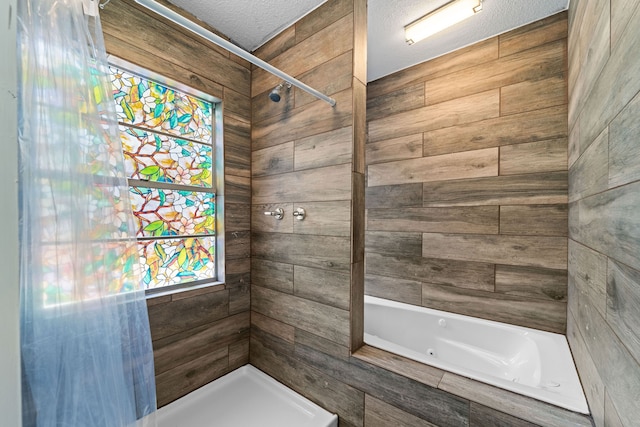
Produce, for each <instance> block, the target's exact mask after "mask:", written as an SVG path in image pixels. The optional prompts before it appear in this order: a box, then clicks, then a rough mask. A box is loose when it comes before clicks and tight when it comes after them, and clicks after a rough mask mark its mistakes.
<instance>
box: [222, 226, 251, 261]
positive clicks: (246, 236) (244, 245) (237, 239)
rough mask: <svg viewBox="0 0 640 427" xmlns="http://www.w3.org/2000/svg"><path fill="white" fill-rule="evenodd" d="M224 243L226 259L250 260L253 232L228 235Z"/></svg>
mask: <svg viewBox="0 0 640 427" xmlns="http://www.w3.org/2000/svg"><path fill="white" fill-rule="evenodd" d="M224 243H225V248H224V256H225V258H226V259H239V258H249V257H250V256H251V232H250V231H249V230H246V231H233V232H231V233H227V234H226V235H225V242H224Z"/></svg>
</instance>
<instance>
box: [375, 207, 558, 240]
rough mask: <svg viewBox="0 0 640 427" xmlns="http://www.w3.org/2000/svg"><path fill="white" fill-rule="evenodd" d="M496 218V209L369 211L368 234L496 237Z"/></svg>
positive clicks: (453, 208) (451, 208)
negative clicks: (394, 233) (477, 235)
mask: <svg viewBox="0 0 640 427" xmlns="http://www.w3.org/2000/svg"><path fill="white" fill-rule="evenodd" d="M565 217H566V215H565ZM498 218H499V208H498V206H471V207H447V208H402V209H369V212H368V214H367V230H370V231H401V232H402V231H404V232H421V233H429V232H436V233H480V234H493V233H495V234H497V233H498V228H499V227H498ZM565 229H566V220H565ZM565 234H566V233H565Z"/></svg>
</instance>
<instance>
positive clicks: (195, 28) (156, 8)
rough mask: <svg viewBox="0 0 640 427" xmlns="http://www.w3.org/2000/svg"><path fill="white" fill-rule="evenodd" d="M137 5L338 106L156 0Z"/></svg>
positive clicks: (142, 1) (138, 1)
mask: <svg viewBox="0 0 640 427" xmlns="http://www.w3.org/2000/svg"><path fill="white" fill-rule="evenodd" d="M136 2H137V3H139V4H141V5H142V6H144V7H146V8H147V9H149V10H151V11H153V12H155V13H157V14H158V15H160V16H162V17H164V18H166V19H168V20H170V21H173V22H175V23H176V24H178V25H180V26H181V27H184V28H186V29H187V30H189V31H191V32H193V33H195V34H197V35H199V36H200V37H203V38H205V39H207V40H209V41H210V42H212V43H214V44H217V45H218V46H220V47H222V48H223V49H226V50H228V51H229V52H231V53H233V54H235V55H238V56H239V57H240V58H243V59H246V60H247V61H249V62H251V63H252V64H254V65H257V66H258V67H260V68H262V69H263V70H266V71H268V72H270V73H271V74H274V75H276V76H278V77H280V78H281V79H282V80H284V81H286V82H287V83H291V84H292V85H293V86H295V87H297V88H300V89H302V90H304V91H305V92H307V93H310V94H311V95H313V96H315V97H316V98H318V99H321V100H323V101H325V102H327V103H328V104H329V105H331V106H332V107H333V106H335V105H336V100H335V99H333V98H329V97H328V96H327V95H325V94H324V93H322V92H318V91H317V90H315V89H314V88H312V87H311V86H308V85H306V84H304V83H302V82H301V81H300V80H298V79H296V78H295V77H292V76H290V75H289V74H287V73H285V72H284V71H282V70H280V69H278V68H276V67H274V66H273V65H271V64H269V63H268V62H266V61H263V60H262V59H260V58H258V57H257V56H254V55H252V54H250V53H249V52H247V51H246V50H244V49H242V48H240V47H238V46H236V45H234V44H233V43H231V42H229V41H227V40H225V39H223V38H222V37H220V36H219V35H217V34H214V33H212V32H211V31H209V30H207V29H205V28H203V27H201V26H200V25H198V24H196V23H194V22H193V21H190V20H189V19H187V18H185V17H184V16H182V15H180V14H179V13H177V12H175V11H173V10H171V9H169V8H168V7H166V6H164V5H162V4H160V3H158V2H156V1H155V0H136Z"/></svg>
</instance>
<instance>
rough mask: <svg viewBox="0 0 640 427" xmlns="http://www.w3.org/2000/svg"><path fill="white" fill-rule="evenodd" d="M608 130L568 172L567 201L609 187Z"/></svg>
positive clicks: (572, 200)
mask: <svg viewBox="0 0 640 427" xmlns="http://www.w3.org/2000/svg"><path fill="white" fill-rule="evenodd" d="M608 159H609V132H608V128H605V129H604V131H602V133H601V134H600V135H599V136H598V138H596V140H595V141H593V143H592V144H591V145H590V146H589V148H587V149H586V150H585V151H584V152H583V153H582V155H581V156H580V158H578V160H576V162H575V163H574V164H573V165H572V166H571V170H570V171H569V201H571V202H574V201H576V200H578V199H582V198H585V197H587V196H591V195H592V194H596V193H600V192H602V191H604V190H606V189H607V188H608V187H609V185H608V184H609V179H608V175H609V167H608V166H609V165H608Z"/></svg>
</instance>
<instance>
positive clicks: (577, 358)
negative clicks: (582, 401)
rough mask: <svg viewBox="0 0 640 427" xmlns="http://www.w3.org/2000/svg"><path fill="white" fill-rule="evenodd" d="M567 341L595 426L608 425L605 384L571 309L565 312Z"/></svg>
mask: <svg viewBox="0 0 640 427" xmlns="http://www.w3.org/2000/svg"><path fill="white" fill-rule="evenodd" d="M567 341H568V342H569V348H570V349H571V355H572V356H573V360H574V363H575V365H576V370H577V371H578V372H579V373H580V374H579V375H580V380H581V383H582V389H583V391H584V395H585V398H586V399H587V403H588V404H589V411H590V412H591V416H592V417H593V420H594V422H595V424H596V426H601V425H608V424H604V412H605V407H604V405H605V403H604V401H605V385H604V383H603V382H602V378H601V377H600V374H599V373H598V368H597V367H596V366H595V365H594V363H593V359H591V355H590V354H589V350H587V346H586V343H585V342H584V337H583V336H582V334H581V333H580V331H579V330H578V327H577V325H576V320H575V317H574V315H573V312H572V311H569V312H568V313H567Z"/></svg>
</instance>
